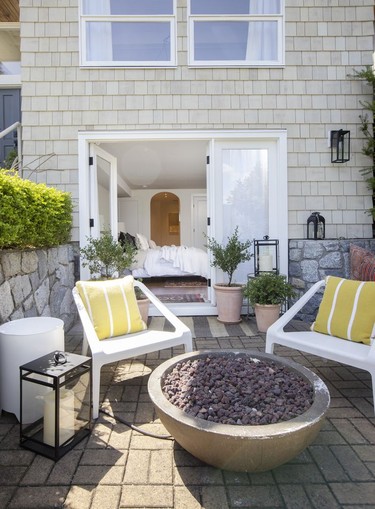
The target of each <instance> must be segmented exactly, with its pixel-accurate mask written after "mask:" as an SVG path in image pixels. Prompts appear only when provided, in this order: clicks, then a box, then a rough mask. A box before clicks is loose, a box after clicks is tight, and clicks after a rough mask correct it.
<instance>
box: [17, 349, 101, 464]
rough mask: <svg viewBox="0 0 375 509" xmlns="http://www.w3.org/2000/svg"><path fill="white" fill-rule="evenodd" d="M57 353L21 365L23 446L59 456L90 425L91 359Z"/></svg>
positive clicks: (81, 435)
mask: <svg viewBox="0 0 375 509" xmlns="http://www.w3.org/2000/svg"><path fill="white" fill-rule="evenodd" d="M64 355H66V359H67V360H66V362H64V363H63V364H57V365H55V363H54V352H51V354H48V355H46V356H44V357H40V358H39V359H36V360H35V361H32V362H30V363H28V364H25V365H24V366H21V368H20V376H21V425H20V434H21V437H20V443H21V445H22V446H23V447H26V448H28V449H31V450H33V451H35V452H38V453H40V454H43V455H44V456H47V457H49V458H52V459H55V460H57V459H59V458H60V457H61V456H63V455H64V454H65V453H66V452H68V451H69V450H70V449H71V448H72V447H74V445H76V443H78V442H79V441H80V440H82V438H84V437H85V436H87V434H88V433H89V432H90V424H91V359H90V358H89V357H84V356H82V355H75V354H70V353H69V354H64Z"/></svg>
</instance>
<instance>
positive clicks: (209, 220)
mask: <svg viewBox="0 0 375 509" xmlns="http://www.w3.org/2000/svg"><path fill="white" fill-rule="evenodd" d="M207 226H211V218H210V217H208V218H207Z"/></svg>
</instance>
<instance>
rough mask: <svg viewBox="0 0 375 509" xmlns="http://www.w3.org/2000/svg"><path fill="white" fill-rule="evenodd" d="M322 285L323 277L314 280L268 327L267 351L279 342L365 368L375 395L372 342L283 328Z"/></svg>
mask: <svg viewBox="0 0 375 509" xmlns="http://www.w3.org/2000/svg"><path fill="white" fill-rule="evenodd" d="M324 286H325V281H324V280H323V281H318V282H317V283H315V284H314V285H313V286H312V287H311V288H310V289H309V290H308V291H307V292H306V293H305V294H304V295H302V297H301V298H300V299H299V300H298V301H297V302H296V303H295V304H294V305H293V306H292V307H291V308H290V309H289V310H288V311H286V313H284V314H283V315H282V316H281V317H280V318H279V319H278V320H277V321H276V322H275V323H274V324H273V325H271V327H269V329H268V330H267V335H266V352H267V353H273V349H274V346H275V344H278V345H283V346H287V347H289V348H294V349H296V350H300V351H302V352H306V353H310V354H313V355H317V356H318V357H323V358H325V359H330V360H333V361H337V362H341V363H343V364H347V365H348V366H353V367H356V368H360V369H364V370H365V371H368V372H369V373H370V375H371V379H372V390H373V395H374V388H375V342H374V343H373V344H372V345H365V344H363V343H356V342H354V341H347V340H345V339H341V338H338V337H335V336H329V335H327V334H321V333H319V332H315V331H310V330H309V331H298V332H286V331H284V327H285V326H286V325H287V324H288V323H289V322H290V321H291V320H292V319H293V318H294V317H295V316H296V314H297V313H298V312H299V311H300V310H301V309H302V308H303V306H305V305H306V303H307V302H308V301H309V300H310V299H311V298H312V297H313V296H314V295H315V294H316V293H317V292H318V291H319V290H321V289H323V288H324ZM374 411H375V402H374Z"/></svg>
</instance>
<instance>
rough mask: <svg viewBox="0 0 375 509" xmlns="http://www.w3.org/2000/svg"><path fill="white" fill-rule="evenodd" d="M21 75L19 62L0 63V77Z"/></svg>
mask: <svg viewBox="0 0 375 509" xmlns="http://www.w3.org/2000/svg"><path fill="white" fill-rule="evenodd" d="M18 74H21V62H0V75H9V76H12V75H18Z"/></svg>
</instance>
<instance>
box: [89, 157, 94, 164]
mask: <svg viewBox="0 0 375 509" xmlns="http://www.w3.org/2000/svg"><path fill="white" fill-rule="evenodd" d="M93 164H94V158H93V157H92V156H90V157H89V166H92V165H93Z"/></svg>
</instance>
